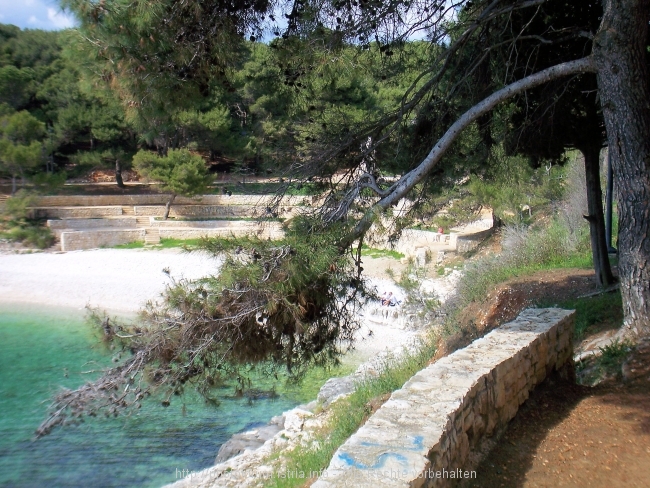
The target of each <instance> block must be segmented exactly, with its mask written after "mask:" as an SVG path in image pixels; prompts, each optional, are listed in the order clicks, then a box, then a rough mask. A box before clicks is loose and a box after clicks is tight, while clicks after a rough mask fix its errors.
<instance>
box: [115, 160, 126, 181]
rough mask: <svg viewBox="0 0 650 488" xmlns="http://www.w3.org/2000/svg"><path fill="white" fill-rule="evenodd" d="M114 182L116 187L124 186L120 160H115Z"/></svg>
mask: <svg viewBox="0 0 650 488" xmlns="http://www.w3.org/2000/svg"><path fill="white" fill-rule="evenodd" d="M115 183H117V186H118V188H124V180H123V179H122V165H121V164H120V160H119V159H116V160H115Z"/></svg>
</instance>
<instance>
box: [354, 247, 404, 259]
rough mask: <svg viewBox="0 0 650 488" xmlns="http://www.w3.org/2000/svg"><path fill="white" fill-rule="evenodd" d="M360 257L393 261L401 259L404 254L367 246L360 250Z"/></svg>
mask: <svg viewBox="0 0 650 488" xmlns="http://www.w3.org/2000/svg"><path fill="white" fill-rule="evenodd" d="M361 255H362V256H367V257H369V258H373V259H375V258H393V259H402V258H403V257H404V254H402V253H401V252H397V251H393V250H390V249H373V248H371V247H368V246H363V247H362V248H361Z"/></svg>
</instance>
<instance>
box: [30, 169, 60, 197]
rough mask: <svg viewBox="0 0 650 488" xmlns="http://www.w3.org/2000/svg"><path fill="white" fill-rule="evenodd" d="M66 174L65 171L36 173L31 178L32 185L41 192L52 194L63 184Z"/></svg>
mask: <svg viewBox="0 0 650 488" xmlns="http://www.w3.org/2000/svg"><path fill="white" fill-rule="evenodd" d="M67 177H68V175H67V174H66V173H65V171H60V172H58V173H36V174H35V175H34V176H32V178H31V183H32V185H33V187H34V188H35V189H36V191H38V192H39V193H42V194H53V193H56V192H58V191H59V190H60V189H61V188H62V187H63V185H65V182H66V179H67Z"/></svg>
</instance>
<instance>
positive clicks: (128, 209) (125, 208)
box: [122, 206, 135, 215]
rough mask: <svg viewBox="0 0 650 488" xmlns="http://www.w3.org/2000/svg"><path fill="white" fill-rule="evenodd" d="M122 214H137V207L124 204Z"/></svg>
mask: <svg viewBox="0 0 650 488" xmlns="http://www.w3.org/2000/svg"><path fill="white" fill-rule="evenodd" d="M122 215H135V209H134V208H133V207H131V206H123V207H122Z"/></svg>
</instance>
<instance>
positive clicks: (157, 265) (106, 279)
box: [0, 249, 417, 363]
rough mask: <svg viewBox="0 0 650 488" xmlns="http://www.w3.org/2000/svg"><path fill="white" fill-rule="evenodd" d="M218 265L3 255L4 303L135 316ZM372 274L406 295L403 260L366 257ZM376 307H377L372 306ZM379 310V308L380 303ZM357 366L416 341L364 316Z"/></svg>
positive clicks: (150, 256) (183, 259) (110, 252)
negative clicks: (173, 283)
mask: <svg viewBox="0 0 650 488" xmlns="http://www.w3.org/2000/svg"><path fill="white" fill-rule="evenodd" d="M218 264H219V263H218V261H217V260H216V259H214V258H211V257H210V256H208V255H207V254H202V253H184V252H182V251H180V250H178V249H166V250H142V249H96V250H89V251H74V252H67V253H54V254H53V253H35V254H0V303H4V304H12V303H22V304H30V303H33V304H39V305H54V306H61V307H69V308H75V309H83V308H84V307H86V305H90V306H92V307H99V308H102V309H105V310H107V311H109V312H111V313H116V314H124V315H130V314H133V313H135V312H137V311H138V310H140V309H141V308H142V307H143V305H144V304H145V303H146V302H147V301H148V300H156V299H157V298H158V297H159V296H160V293H161V292H162V291H163V290H164V289H165V286H166V285H167V284H168V283H169V282H170V281H169V278H168V277H167V275H165V274H164V273H163V272H162V270H163V268H168V269H169V270H170V272H171V274H172V276H174V277H175V278H180V277H185V278H190V279H192V278H200V277H203V276H206V275H210V274H214V273H216V272H217V271H218ZM364 266H365V268H366V273H368V275H369V276H370V277H371V279H372V281H373V282H374V283H375V284H376V286H377V288H378V290H379V292H380V293H381V292H384V291H392V292H393V293H394V294H395V295H396V296H397V297H398V299H400V300H401V299H402V298H403V296H402V293H401V292H400V290H399V289H398V288H397V287H396V286H395V284H394V283H392V281H391V280H389V279H386V277H385V273H384V270H385V268H386V267H391V268H395V267H399V266H400V264H399V261H396V260H392V259H391V260H387V259H385V258H382V259H370V258H368V259H364ZM370 306H373V304H370ZM374 306H377V304H375V305H374ZM362 323H363V326H362V328H361V330H359V332H358V334H357V342H356V350H355V351H354V352H352V354H351V355H350V356H351V357H350V358H349V359H350V360H351V361H352V362H353V363H359V362H362V361H365V360H366V359H368V358H369V357H372V356H374V355H375V354H377V353H378V352H380V351H383V350H386V349H388V350H393V349H395V348H399V347H400V346H401V345H404V344H406V343H408V342H410V341H413V340H414V339H415V337H416V335H417V334H416V333H415V332H414V331H409V330H404V329H402V328H401V327H398V326H396V324H392V323H391V321H386V322H384V323H377V321H376V320H367V319H366V318H362Z"/></svg>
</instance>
